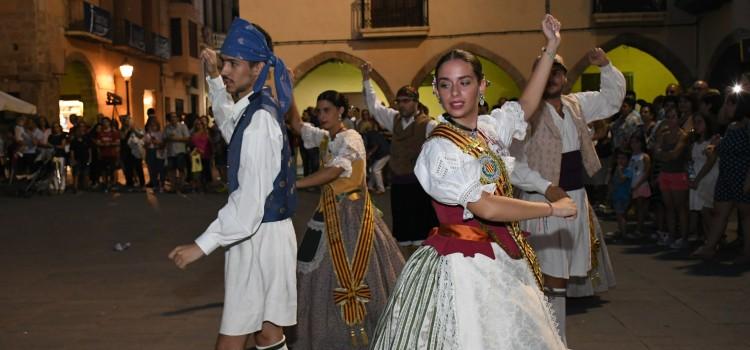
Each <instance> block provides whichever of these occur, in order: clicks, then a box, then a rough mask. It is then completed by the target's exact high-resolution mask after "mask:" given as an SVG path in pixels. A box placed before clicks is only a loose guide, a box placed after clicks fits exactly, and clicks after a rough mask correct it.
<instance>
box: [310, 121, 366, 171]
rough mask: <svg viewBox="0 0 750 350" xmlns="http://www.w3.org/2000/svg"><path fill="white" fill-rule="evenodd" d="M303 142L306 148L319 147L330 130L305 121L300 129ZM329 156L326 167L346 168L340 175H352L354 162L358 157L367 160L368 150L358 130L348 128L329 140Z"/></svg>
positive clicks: (324, 164) (326, 159)
mask: <svg viewBox="0 0 750 350" xmlns="http://www.w3.org/2000/svg"><path fill="white" fill-rule="evenodd" d="M300 136H301V137H302V144H303V146H304V147H305V148H315V147H319V146H320V144H321V143H322V142H323V139H324V138H326V137H328V131H327V130H323V129H320V128H316V127H315V126H313V125H312V124H310V123H303V124H302V128H301V130H300ZM327 152H328V156H327V157H324V158H323V159H324V163H323V166H324V167H337V168H341V169H344V172H342V173H341V175H339V177H350V176H352V162H353V161H355V160H357V159H362V160H365V159H366V157H367V151H365V143H364V141H362V136H360V135H359V133H358V132H357V131H356V130H352V129H347V130H344V131H342V132H340V133H338V134H337V135H336V137H335V138H334V139H333V140H331V141H329V142H328V150H327Z"/></svg>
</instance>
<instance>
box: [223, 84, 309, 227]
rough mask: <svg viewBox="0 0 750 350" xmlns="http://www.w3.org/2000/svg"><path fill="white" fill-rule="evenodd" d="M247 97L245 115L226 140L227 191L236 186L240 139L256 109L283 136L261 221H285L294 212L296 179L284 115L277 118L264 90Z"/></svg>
mask: <svg viewBox="0 0 750 350" xmlns="http://www.w3.org/2000/svg"><path fill="white" fill-rule="evenodd" d="M248 98H249V99H250V104H249V105H248V106H247V108H245V112H244V113H243V114H242V117H240V121H239V122H238V123H237V126H235V128H234V132H233V133H232V139H231V140H230V141H229V150H228V162H229V170H228V172H227V177H228V178H229V191H230V193H231V192H233V191H235V190H236V189H237V188H238V187H239V186H240V185H239V179H238V172H239V170H240V159H241V156H242V155H241V151H242V139H243V137H244V133H245V129H246V128H247V126H248V125H250V122H251V121H252V119H253V114H255V112H256V111H258V110H259V109H264V110H266V111H268V112H269V113H271V115H272V116H273V117H274V118H275V119H276V120H277V121H278V122H279V126H280V127H281V134H282V135H284V146H283V148H282V150H281V168H280V170H279V174H278V175H276V179H275V180H274V181H273V191H271V193H270V194H269V195H268V197H266V204H265V207H264V212H263V220H262V222H274V221H281V220H284V219H288V218H290V217H291V216H292V215H294V211H295V209H296V208H297V193H296V189H295V187H294V183H295V176H296V174H295V171H294V169H295V168H294V164H293V159H292V155H291V149H290V147H289V138H288V136H287V128H286V124H285V123H284V116H283V115H279V111H278V106H277V104H276V101H274V99H273V97H271V95H270V93H269V92H268V90H267V89H263V90H262V92H261V93H253V94H252V95H250V97H248ZM250 152H254V150H250ZM246 166H250V167H252V166H255V165H254V164H246ZM240 214H241V213H240Z"/></svg>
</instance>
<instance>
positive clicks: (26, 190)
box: [19, 150, 55, 197]
mask: <svg viewBox="0 0 750 350" xmlns="http://www.w3.org/2000/svg"><path fill="white" fill-rule="evenodd" d="M32 169H34V170H33V171H32V173H31V175H29V179H28V183H27V184H26V186H23V188H22V189H21V190H20V193H19V194H20V195H21V196H24V197H30V196H31V195H32V194H35V193H45V194H47V195H49V194H50V188H51V186H52V180H53V177H54V175H55V164H54V163H53V162H52V152H50V151H46V150H45V151H42V152H39V155H38V156H37V157H36V159H35V160H34V167H33V168H32Z"/></svg>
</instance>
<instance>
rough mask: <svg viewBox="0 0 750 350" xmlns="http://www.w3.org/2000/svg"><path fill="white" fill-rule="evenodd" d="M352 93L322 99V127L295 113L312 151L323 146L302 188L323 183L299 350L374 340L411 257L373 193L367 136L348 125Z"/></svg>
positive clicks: (312, 229) (300, 312)
mask: <svg viewBox="0 0 750 350" xmlns="http://www.w3.org/2000/svg"><path fill="white" fill-rule="evenodd" d="M348 106H349V103H348V101H347V100H346V97H344V96H343V95H342V94H340V93H338V92H336V91H333V90H328V91H324V92H323V93H321V94H320V95H319V96H318V101H317V107H316V109H317V110H318V118H319V120H320V126H321V128H316V127H314V126H312V125H311V124H309V123H304V124H303V123H302V121H301V120H300V119H299V116H298V115H295V114H294V113H292V118H291V120H290V124H291V127H292V130H294V131H295V132H296V133H298V134H299V135H300V136H301V137H302V141H303V143H304V146H305V148H315V147H319V148H320V153H321V157H320V159H321V167H320V170H318V171H316V172H315V173H313V174H311V175H310V176H307V177H305V178H303V179H300V180H298V181H297V188H306V187H312V186H321V194H322V196H321V199H320V204H319V206H318V209H317V210H316V212H315V214H313V217H312V218H311V219H310V221H309V222H308V224H307V230H306V232H305V236H304V238H303V239H302V243H301V244H300V246H299V250H298V255H297V289H298V291H297V296H298V303H297V322H298V323H297V324H298V325H297V337H296V340H294V343H293V344H292V346H293V348H294V349H297V350H307V349H310V350H313V349H358V348H361V347H365V346H366V345H367V344H368V340H369V339H368V338H369V337H368V333H369V334H370V335H371V334H372V332H373V330H374V328H375V325H376V323H377V320H378V317H379V316H380V312H381V311H382V310H383V308H384V307H385V304H386V302H387V301H388V295H389V294H390V292H391V291H392V290H393V286H394V284H395V283H396V278H397V277H398V274H399V272H401V268H402V267H403V266H404V258H403V257H402V256H401V253H400V252H399V249H398V245H397V244H396V240H395V239H393V236H392V235H391V231H390V230H389V229H388V226H386V225H385V223H384V222H383V220H382V219H381V218H380V212H379V211H378V210H377V209H376V208H375V207H374V206H373V204H372V202H371V201H370V196H369V193H368V191H367V182H366V181H365V174H366V159H365V157H366V151H365V145H364V142H363V141H362V137H361V136H360V135H359V133H358V132H357V131H356V130H354V129H347V128H346V127H344V123H343V122H342V120H343V119H348V117H347V108H348Z"/></svg>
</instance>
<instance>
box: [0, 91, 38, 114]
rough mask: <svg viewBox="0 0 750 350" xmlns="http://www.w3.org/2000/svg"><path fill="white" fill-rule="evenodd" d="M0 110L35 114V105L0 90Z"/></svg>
mask: <svg viewBox="0 0 750 350" xmlns="http://www.w3.org/2000/svg"><path fill="white" fill-rule="evenodd" d="M0 111H11V112H16V113H22V114H36V106H34V105H33V104H31V103H28V102H26V101H24V100H22V99H19V98H16V97H13V96H12V95H8V94H6V93H5V92H2V91H0Z"/></svg>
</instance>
